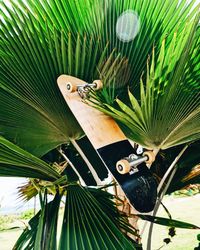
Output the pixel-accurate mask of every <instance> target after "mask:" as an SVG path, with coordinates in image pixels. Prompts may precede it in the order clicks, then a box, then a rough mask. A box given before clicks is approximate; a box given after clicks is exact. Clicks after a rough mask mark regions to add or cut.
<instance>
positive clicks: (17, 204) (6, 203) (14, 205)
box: [0, 177, 33, 214]
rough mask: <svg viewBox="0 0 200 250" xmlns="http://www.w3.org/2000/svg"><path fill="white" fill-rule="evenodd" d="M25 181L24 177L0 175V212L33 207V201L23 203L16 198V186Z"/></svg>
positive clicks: (17, 210)
mask: <svg viewBox="0 0 200 250" xmlns="http://www.w3.org/2000/svg"><path fill="white" fill-rule="evenodd" d="M24 183H26V179H25V178H15V177H0V214H2V213H10V212H16V213H18V212H20V211H22V210H24V209H25V208H27V209H28V208H31V207H33V201H31V202H28V203H26V204H25V203H24V202H22V201H21V200H20V199H18V198H17V197H18V194H17V187H19V186H21V185H23V184H24Z"/></svg>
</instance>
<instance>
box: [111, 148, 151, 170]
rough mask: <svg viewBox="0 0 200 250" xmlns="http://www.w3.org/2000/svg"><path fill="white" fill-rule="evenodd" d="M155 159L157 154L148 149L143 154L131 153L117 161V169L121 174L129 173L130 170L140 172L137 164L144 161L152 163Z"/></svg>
mask: <svg viewBox="0 0 200 250" xmlns="http://www.w3.org/2000/svg"><path fill="white" fill-rule="evenodd" d="M154 161H155V155H154V153H153V151H146V152H144V153H143V155H142V156H138V155H136V154H131V155H129V156H128V157H125V158H124V159H122V160H119V161H118V162H117V163H116V169H117V171H118V172H119V173H120V174H127V173H129V172H130V174H131V172H132V173H135V172H138V169H137V166H138V165H139V164H141V163H143V162H145V163H146V164H151V163H152V162H154Z"/></svg>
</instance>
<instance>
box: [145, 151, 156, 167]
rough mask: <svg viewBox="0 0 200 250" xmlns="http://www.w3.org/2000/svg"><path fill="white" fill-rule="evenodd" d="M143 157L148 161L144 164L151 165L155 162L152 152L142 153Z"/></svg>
mask: <svg viewBox="0 0 200 250" xmlns="http://www.w3.org/2000/svg"><path fill="white" fill-rule="evenodd" d="M143 156H147V157H148V160H146V161H145V162H146V164H151V163H153V162H154V161H155V154H154V153H153V151H146V152H144V153H143Z"/></svg>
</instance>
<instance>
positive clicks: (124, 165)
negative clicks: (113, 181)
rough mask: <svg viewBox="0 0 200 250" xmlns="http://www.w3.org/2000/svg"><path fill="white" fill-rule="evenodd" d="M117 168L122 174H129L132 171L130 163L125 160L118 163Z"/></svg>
mask: <svg viewBox="0 0 200 250" xmlns="http://www.w3.org/2000/svg"><path fill="white" fill-rule="evenodd" d="M116 168H117V171H118V172H119V173H120V174H127V173H129V172H130V170H131V166H130V163H129V162H128V161H127V160H125V159H124V160H120V161H118V162H117V164H116Z"/></svg>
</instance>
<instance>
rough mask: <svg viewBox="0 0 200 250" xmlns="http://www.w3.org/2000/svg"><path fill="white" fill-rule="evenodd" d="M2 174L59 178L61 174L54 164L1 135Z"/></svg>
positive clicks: (0, 157) (49, 178)
mask: <svg viewBox="0 0 200 250" xmlns="http://www.w3.org/2000/svg"><path fill="white" fill-rule="evenodd" d="M0 176H18V177H30V178H40V179H43V180H57V179H58V178H60V177H61V176H60V174H59V173H58V171H57V170H56V169H54V168H53V167H52V166H50V165H48V164H47V163H46V162H44V161H42V160H41V159H39V158H37V157H36V156H33V155H32V154H30V153H29V152H27V151H25V150H23V149H21V148H19V147H18V146H16V145H15V144H13V143H11V142H9V141H8V140H6V139H5V138H3V137H2V136H0Z"/></svg>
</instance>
